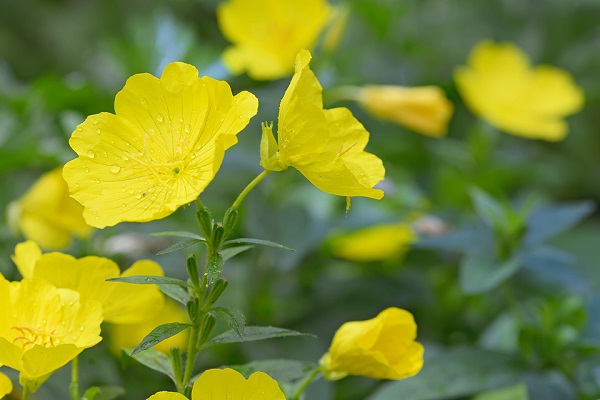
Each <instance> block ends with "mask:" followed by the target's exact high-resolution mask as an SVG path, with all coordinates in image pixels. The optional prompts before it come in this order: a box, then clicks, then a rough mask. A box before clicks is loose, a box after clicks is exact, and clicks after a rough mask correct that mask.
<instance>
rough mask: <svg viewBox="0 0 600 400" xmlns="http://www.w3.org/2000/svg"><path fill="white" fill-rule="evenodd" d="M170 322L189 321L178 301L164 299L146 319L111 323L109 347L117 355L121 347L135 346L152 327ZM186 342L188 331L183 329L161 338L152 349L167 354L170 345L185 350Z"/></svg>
mask: <svg viewBox="0 0 600 400" xmlns="http://www.w3.org/2000/svg"><path fill="white" fill-rule="evenodd" d="M170 322H181V323H189V319H188V316H187V313H185V312H184V311H183V310H182V308H181V307H179V304H178V303H176V302H174V301H171V300H167V301H165V303H164V306H163V307H161V308H158V307H157V308H156V309H155V311H154V315H153V316H152V317H150V318H148V319H145V320H143V321H141V322H137V323H133V324H114V325H111V326H110V327H109V339H110V340H109V345H110V349H111V351H112V352H113V353H114V354H116V355H119V354H120V352H121V349H122V348H124V347H125V348H134V347H136V346H137V345H138V344H140V342H141V341H142V339H144V338H145V337H146V335H148V334H149V333H150V332H152V330H153V329H154V328H156V327H157V326H159V325H162V324H166V323H170ZM187 342H188V332H187V330H185V331H183V332H180V333H178V334H177V335H175V336H171V337H170V338H168V339H166V340H163V341H162V342H160V343H159V344H157V345H156V346H154V347H153V349H154V350H158V351H160V352H163V353H165V354H169V352H170V349H171V347H175V346H177V347H179V348H180V349H182V350H185V349H186V347H187Z"/></svg>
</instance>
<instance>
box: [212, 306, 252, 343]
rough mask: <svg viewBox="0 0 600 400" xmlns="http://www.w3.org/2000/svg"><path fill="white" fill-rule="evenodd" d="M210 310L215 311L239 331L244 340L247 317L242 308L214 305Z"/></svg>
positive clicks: (236, 331) (238, 333) (232, 327)
mask: <svg viewBox="0 0 600 400" xmlns="http://www.w3.org/2000/svg"><path fill="white" fill-rule="evenodd" d="M210 311H214V312H215V314H217V316H218V317H219V318H221V319H222V320H223V321H225V322H226V323H227V324H228V325H229V326H230V327H231V329H233V330H234V331H235V333H237V335H238V336H239V338H240V339H241V340H244V328H245V327H246V317H244V314H242V312H241V311H240V310H236V309H235V308H229V307H213V308H211V309H210Z"/></svg>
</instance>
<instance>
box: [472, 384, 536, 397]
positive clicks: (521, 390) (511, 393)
mask: <svg viewBox="0 0 600 400" xmlns="http://www.w3.org/2000/svg"><path fill="white" fill-rule="evenodd" d="M473 400H529V393H528V392H527V386H526V385H524V384H522V383H520V384H518V385H514V386H509V387H505V388H502V389H494V390H489V391H487V392H484V393H481V394H479V395H477V396H475V397H473Z"/></svg>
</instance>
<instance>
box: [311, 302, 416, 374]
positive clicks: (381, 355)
mask: <svg viewBox="0 0 600 400" xmlns="http://www.w3.org/2000/svg"><path fill="white" fill-rule="evenodd" d="M416 335H417V325H416V324H415V320H414V318H413V316H412V314H411V313H409V312H408V311H406V310H403V309H400V308H396V307H390V308H387V309H385V310H383V311H382V312H380V313H379V315H377V317H375V318H373V319H370V320H367V321H354V322H346V323H345V324H343V325H342V326H341V327H340V328H339V329H338V330H337V332H336V333H335V336H334V337H333V341H332V342H331V347H330V348H329V352H328V353H326V354H325V355H324V356H323V357H322V358H321V369H322V370H323V373H324V375H325V378H327V379H330V380H336V379H341V378H344V377H345V376H347V375H360V376H366V377H370V378H375V379H404V378H408V377H410V376H413V375H416V374H417V373H418V372H419V371H420V370H421V367H422V366H423V346H422V345H421V344H420V343H418V342H415V337H416Z"/></svg>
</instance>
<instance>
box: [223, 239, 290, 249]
mask: <svg viewBox="0 0 600 400" xmlns="http://www.w3.org/2000/svg"><path fill="white" fill-rule="evenodd" d="M230 244H260V245H263V246H270V247H276V248H278V249H284V250H290V251H296V250H294V249H290V248H289V247H286V246H284V245H282V244H279V243H275V242H271V241H270V240H263V239H252V238H239V239H232V240H227V241H226V242H224V243H223V246H227V245H230Z"/></svg>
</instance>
